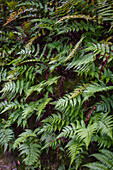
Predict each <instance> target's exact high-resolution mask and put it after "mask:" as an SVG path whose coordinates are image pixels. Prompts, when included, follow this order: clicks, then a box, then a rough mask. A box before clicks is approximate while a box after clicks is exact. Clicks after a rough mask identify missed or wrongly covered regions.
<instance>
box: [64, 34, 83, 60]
mask: <svg viewBox="0 0 113 170" xmlns="http://www.w3.org/2000/svg"><path fill="white" fill-rule="evenodd" d="M84 38H85V37H82V38H81V39H80V40H79V42H78V43H77V44H76V45H75V47H74V49H73V50H72V52H71V53H70V54H69V56H68V57H67V58H66V59H65V60H64V61H65V62H66V61H68V60H69V59H70V58H72V56H73V54H74V53H75V52H76V51H77V49H78V48H79V46H80V44H81V43H82V41H83V39H84Z"/></svg>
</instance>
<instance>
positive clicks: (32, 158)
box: [19, 141, 41, 166]
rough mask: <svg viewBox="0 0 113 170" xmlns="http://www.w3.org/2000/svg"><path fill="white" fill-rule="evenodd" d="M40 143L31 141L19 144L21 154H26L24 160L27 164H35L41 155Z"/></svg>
mask: <svg viewBox="0 0 113 170" xmlns="http://www.w3.org/2000/svg"><path fill="white" fill-rule="evenodd" d="M40 147H41V146H40V145H39V144H37V143H34V142H32V141H30V142H29V143H28V142H26V143H23V144H21V145H20V146H19V151H20V155H24V156H25V158H24V159H23V161H24V162H25V164H26V165H29V166H31V165H33V164H34V163H36V162H37V160H38V159H39V157H40Z"/></svg>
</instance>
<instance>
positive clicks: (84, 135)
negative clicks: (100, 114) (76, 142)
mask: <svg viewBox="0 0 113 170" xmlns="http://www.w3.org/2000/svg"><path fill="white" fill-rule="evenodd" d="M96 130H97V123H94V124H92V125H88V126H87V128H82V127H81V128H80V129H78V130H77V136H78V139H80V140H83V142H84V143H85V144H86V149H88V146H89V144H90V142H91V139H92V137H93V135H94V133H95V132H96Z"/></svg>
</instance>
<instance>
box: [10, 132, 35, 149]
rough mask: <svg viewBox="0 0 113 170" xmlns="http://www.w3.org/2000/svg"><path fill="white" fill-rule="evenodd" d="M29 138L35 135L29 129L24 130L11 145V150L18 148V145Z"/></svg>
mask: <svg viewBox="0 0 113 170" xmlns="http://www.w3.org/2000/svg"><path fill="white" fill-rule="evenodd" d="M29 137H36V134H35V133H34V132H32V130H30V129H25V132H23V133H21V134H20V135H19V137H18V138H17V139H16V140H15V142H14V144H13V148H14V149H15V148H17V147H18V146H20V144H21V143H24V142H25V141H26V139H27V138H29Z"/></svg>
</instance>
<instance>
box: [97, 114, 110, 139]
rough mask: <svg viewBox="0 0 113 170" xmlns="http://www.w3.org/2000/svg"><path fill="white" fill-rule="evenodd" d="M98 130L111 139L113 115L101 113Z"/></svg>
mask: <svg viewBox="0 0 113 170" xmlns="http://www.w3.org/2000/svg"><path fill="white" fill-rule="evenodd" d="M98 130H100V131H101V133H102V134H106V135H108V136H109V137H110V138H111V139H112V130H113V116H112V115H109V116H108V113H106V114H104V115H101V117H100V120H99V121H98Z"/></svg>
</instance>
